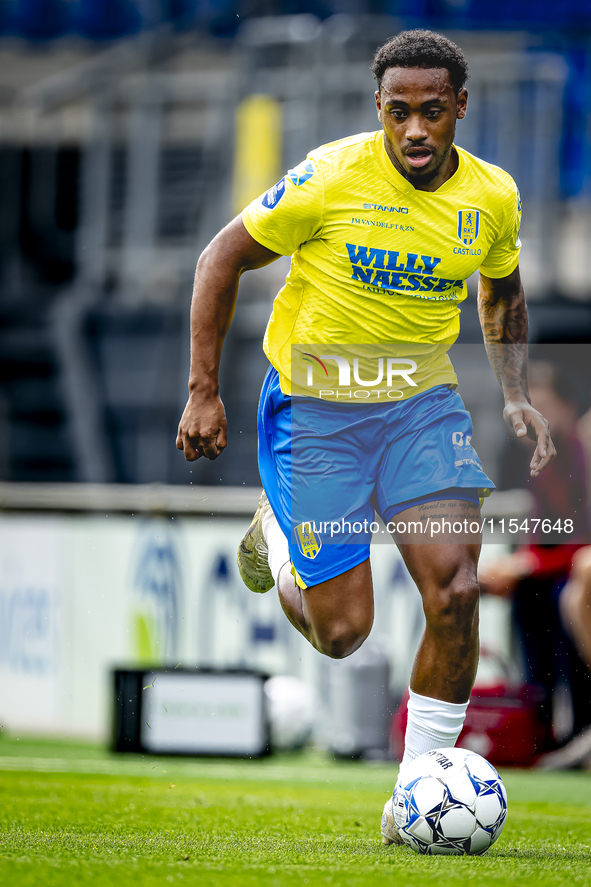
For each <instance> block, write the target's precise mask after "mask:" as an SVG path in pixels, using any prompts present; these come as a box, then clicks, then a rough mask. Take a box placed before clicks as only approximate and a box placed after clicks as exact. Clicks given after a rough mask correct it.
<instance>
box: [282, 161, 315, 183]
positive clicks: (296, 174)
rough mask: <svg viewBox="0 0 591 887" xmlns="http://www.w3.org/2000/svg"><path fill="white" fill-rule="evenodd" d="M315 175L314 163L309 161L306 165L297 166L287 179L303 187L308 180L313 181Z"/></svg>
mask: <svg viewBox="0 0 591 887" xmlns="http://www.w3.org/2000/svg"><path fill="white" fill-rule="evenodd" d="M313 175H314V167H313V166H312V163H311V162H310V161H309V160H308V161H306V163H300V165H299V166H296V167H295V168H294V169H290V170H289V172H288V173H287V178H288V179H289V181H290V182H293V184H294V185H298V187H299V186H300V185H303V184H304V183H305V182H307V181H308V179H311V178H312V176H313Z"/></svg>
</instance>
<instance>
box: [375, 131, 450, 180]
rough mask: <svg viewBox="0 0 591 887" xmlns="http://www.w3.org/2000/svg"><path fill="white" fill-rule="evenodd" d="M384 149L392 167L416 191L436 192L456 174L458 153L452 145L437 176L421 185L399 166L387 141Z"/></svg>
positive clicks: (385, 140)
mask: <svg viewBox="0 0 591 887" xmlns="http://www.w3.org/2000/svg"><path fill="white" fill-rule="evenodd" d="M384 147H385V149H386V154H387V155H388V159H389V160H390V162H391V163H392V166H393V167H394V168H395V169H396V170H397V172H399V173H400V175H401V176H403V177H404V178H405V179H406V181H407V182H410V184H411V185H412V186H413V188H415V190H417V191H437V190H438V189H439V188H441V186H442V185H444V184H445V183H446V182H447V181H449V179H451V177H452V176H453V175H454V173H456V172H457V169H458V166H459V164H460V161H459V157H458V152H457V151H456V149H455V147H454V146H453V145H452V146H451V148H450V152H449V156H448V157H447V159H446V160H444V162H443V163H442V164H441V167H440V169H439V170H438V171H437V175H436V176H434V178H433V179H431V181H429V182H424V183H421V182H420V181H418V180H416V179H413V178H411V177H410V176H409V175H408V174H407V173H406V172H405V171H404V170H403V169H402V168H401V166H400V164H399V163H398V160H397V158H396V156H395V155H394V152H393V151H392V150H391V148H390V145H389V144H388V140H387V139H386V138H385V139H384Z"/></svg>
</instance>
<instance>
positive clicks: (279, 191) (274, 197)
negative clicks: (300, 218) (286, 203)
mask: <svg viewBox="0 0 591 887" xmlns="http://www.w3.org/2000/svg"><path fill="white" fill-rule="evenodd" d="M284 194H285V178H283V179H281V181H280V182H277V184H276V185H273V187H272V188H269V190H268V191H267V193H266V194H265V196H264V197H263V206H264V207H266V208H267V209H275V207H276V206H277V204H278V203H279V201H280V200H281V198H282V197H283V195H284Z"/></svg>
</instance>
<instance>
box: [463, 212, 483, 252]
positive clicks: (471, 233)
mask: <svg viewBox="0 0 591 887" xmlns="http://www.w3.org/2000/svg"><path fill="white" fill-rule="evenodd" d="M479 234H480V210H477V209H459V210H458V239H459V240H460V242H461V243H463V244H464V246H472V244H473V243H474V241H475V240H476V238H477V237H478V235H479Z"/></svg>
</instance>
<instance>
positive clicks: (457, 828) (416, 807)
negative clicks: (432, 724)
mask: <svg viewBox="0 0 591 887" xmlns="http://www.w3.org/2000/svg"><path fill="white" fill-rule="evenodd" d="M392 806H393V814H394V821H395V823H396V825H397V827H398V831H399V832H400V836H401V838H402V839H403V841H404V842H405V844H408V845H409V847H412V849H413V850H415V851H416V852H417V853H423V854H432V855H436V854H447V855H450V856H451V855H454V856H460V855H462V854H465V853H467V854H472V855H474V854H475V855H478V854H481V853H485V851H486V850H488V848H489V847H490V846H491V844H494V842H495V841H496V840H497V838H498V837H499V835H500V834H501V832H502V831H503V826H504V825H505V819H506V818H507V792H506V791H505V786H504V785H503V781H502V779H501V777H500V776H499V774H498V773H497V771H496V770H495V768H494V767H493V766H492V764H489V762H488V761H487V760H485V759H484V758H482V757H481V756H480V755H477V754H476V753H475V752H472V751H468V750H467V749H465V748H439V749H436V750H435V751H429V752H426V753H425V754H424V755H421V756H420V757H419V758H416V760H414V761H413V762H412V763H411V764H409V765H408V767H406V769H405V771H404V774H403V777H402V780H399V782H398V784H397V786H396V789H395V792H394V800H393V805H392Z"/></svg>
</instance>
